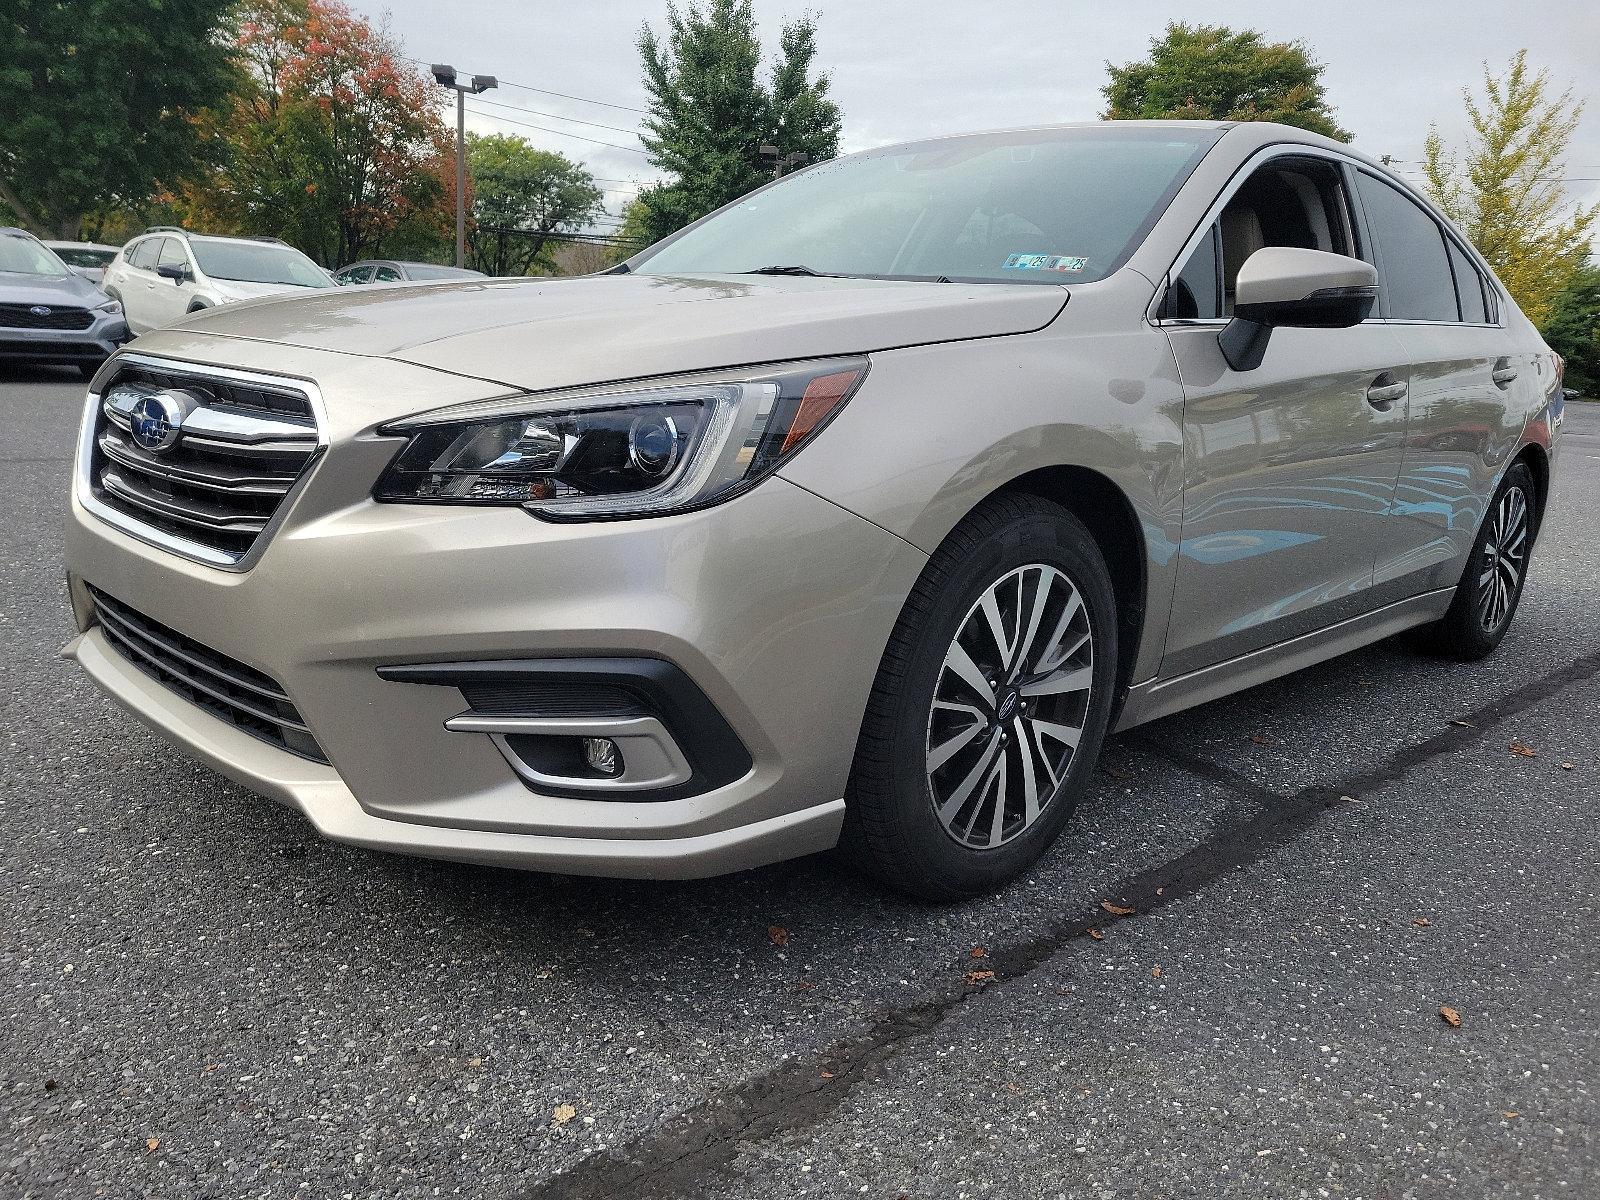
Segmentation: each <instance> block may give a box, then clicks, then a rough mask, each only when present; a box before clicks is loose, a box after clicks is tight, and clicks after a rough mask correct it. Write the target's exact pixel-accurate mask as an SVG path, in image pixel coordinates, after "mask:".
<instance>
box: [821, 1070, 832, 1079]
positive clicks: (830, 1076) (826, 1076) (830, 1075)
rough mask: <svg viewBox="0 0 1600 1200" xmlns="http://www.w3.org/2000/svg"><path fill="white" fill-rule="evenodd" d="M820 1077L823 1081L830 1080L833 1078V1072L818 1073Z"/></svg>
mask: <svg viewBox="0 0 1600 1200" xmlns="http://www.w3.org/2000/svg"><path fill="white" fill-rule="evenodd" d="M820 1076H821V1078H823V1079H832V1078H833V1072H832V1071H823V1072H821V1073H820Z"/></svg>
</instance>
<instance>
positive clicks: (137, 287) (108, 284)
mask: <svg viewBox="0 0 1600 1200" xmlns="http://www.w3.org/2000/svg"><path fill="white" fill-rule="evenodd" d="M102 286H103V287H104V288H105V290H106V292H107V294H109V295H111V296H113V297H115V298H116V299H118V300H120V301H122V305H123V308H124V309H125V310H126V312H127V315H128V328H130V329H131V330H133V332H134V333H145V332H146V331H148V330H151V329H159V328H160V327H161V326H163V325H171V324H173V323H175V322H177V321H181V320H183V318H184V317H186V316H188V315H189V314H190V313H194V312H199V311H200V310H201V309H203V308H215V307H217V306H218V305H222V304H229V303H232V302H233V301H236V300H254V299H256V298H257V297H260V296H276V295H280V294H282V293H284V292H300V291H310V290H311V289H313V288H330V287H333V286H334V284H333V277H332V276H331V275H329V274H328V272H326V271H324V270H323V269H322V268H321V267H319V266H317V264H316V263H314V262H312V261H311V260H310V259H309V258H307V257H306V256H305V255H304V254H302V253H300V251H298V250H296V249H295V248H294V247H293V246H291V245H289V244H288V243H287V242H284V241H280V240H279V239H278V238H250V237H220V236H215V235H210V234H199V233H189V232H188V231H187V230H183V229H177V228H173V227H168V226H157V227H156V228H154V229H148V230H146V231H145V232H144V233H143V234H142V235H140V236H139V237H136V238H134V239H133V240H132V241H130V242H129V243H128V244H127V245H126V246H124V247H123V248H122V249H121V250H120V251H118V252H117V257H116V258H115V260H113V261H112V263H111V265H110V266H109V267H107V268H106V274H105V280H104V282H103V284H102Z"/></svg>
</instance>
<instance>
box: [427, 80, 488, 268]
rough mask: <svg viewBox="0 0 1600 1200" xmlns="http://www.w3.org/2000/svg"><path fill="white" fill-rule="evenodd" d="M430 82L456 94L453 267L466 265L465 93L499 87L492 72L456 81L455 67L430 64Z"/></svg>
mask: <svg viewBox="0 0 1600 1200" xmlns="http://www.w3.org/2000/svg"><path fill="white" fill-rule="evenodd" d="M432 70H433V81H434V82H435V83H437V84H438V85H439V86H440V87H445V88H449V89H450V90H451V91H453V92H454V93H455V94H456V266H458V267H464V266H466V264H467V95H468V93H471V94H472V95H474V96H476V95H477V94H478V93H480V92H487V91H488V90H489V89H490V88H492V87H498V86H499V82H498V81H497V80H496V79H495V77H494V76H493V75H474V76H473V77H472V82H471V83H458V82H456V79H457V76H456V69H455V68H454V67H452V66H450V65H448V64H446V63H434V64H433V68H432Z"/></svg>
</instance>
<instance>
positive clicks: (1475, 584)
mask: <svg viewBox="0 0 1600 1200" xmlns="http://www.w3.org/2000/svg"><path fill="white" fill-rule="evenodd" d="M1537 503H1538V496H1537V493H1536V492H1535V491H1534V486H1533V475H1532V474H1531V473H1530V472H1529V470H1528V468H1527V467H1526V466H1524V465H1523V464H1522V463H1517V464H1515V465H1514V466H1512V468H1511V469H1510V470H1508V471H1507V472H1506V475H1505V478H1504V479H1503V480H1501V482H1500V487H1499V489H1498V490H1497V491H1496V492H1495V494H1494V498H1493V500H1491V501H1490V503H1489V511H1488V514H1487V515H1486V516H1485V517H1484V519H1483V526H1482V528H1480V529H1479V530H1478V537H1477V540H1476V541H1475V542H1474V543H1473V545H1472V553H1471V554H1469V555H1468V556H1467V567H1466V570H1465V571H1464V572H1463V573H1462V576H1461V582H1460V583H1459V584H1457V585H1456V595H1455V599H1454V600H1453V601H1452V602H1451V604H1450V609H1449V611H1448V612H1446V613H1445V615H1444V616H1443V617H1441V618H1440V619H1439V620H1437V621H1435V622H1434V623H1433V624H1431V625H1424V626H1423V627H1422V628H1420V629H1418V630H1416V631H1415V633H1413V634H1412V641H1413V643H1414V644H1415V645H1417V646H1418V647H1419V648H1420V649H1422V650H1425V651H1427V652H1428V653H1431V654H1437V655H1440V656H1442V657H1445V658H1454V659H1459V660H1461V661H1463V662H1471V661H1473V660H1475V659H1479V658H1484V657H1486V656H1487V655H1489V654H1492V653H1494V649H1495V647H1496V646H1498V645H1499V644H1500V642H1501V639H1503V638H1504V637H1505V635H1506V630H1508V629H1510V628H1511V618H1512V617H1513V616H1515V615H1516V611H1517V602H1518V601H1519V600H1520V599H1521V598H1522V585H1523V581H1524V580H1525V579H1526V578H1527V574H1528V554H1529V551H1531V550H1532V549H1533V537H1534V533H1535V530H1536V527H1537V513H1538V510H1537V507H1536V505H1537Z"/></svg>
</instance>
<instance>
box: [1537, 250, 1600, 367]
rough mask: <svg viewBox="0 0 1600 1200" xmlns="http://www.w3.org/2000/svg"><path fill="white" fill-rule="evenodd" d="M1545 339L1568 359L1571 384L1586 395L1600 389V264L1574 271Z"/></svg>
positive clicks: (1552, 311) (1555, 306)
mask: <svg viewBox="0 0 1600 1200" xmlns="http://www.w3.org/2000/svg"><path fill="white" fill-rule="evenodd" d="M1544 340H1545V341H1546V342H1548V343H1549V344H1550V349H1552V350H1554V351H1555V352H1556V353H1557V354H1559V355H1561V357H1562V358H1564V359H1566V360H1567V383H1568V384H1570V385H1571V386H1572V387H1575V388H1577V389H1578V390H1579V391H1581V392H1583V393H1584V394H1585V395H1588V396H1593V395H1595V394H1596V393H1597V392H1600V264H1596V263H1595V262H1593V261H1590V262H1586V263H1584V264H1583V266H1581V267H1579V268H1578V269H1577V270H1576V271H1574V272H1573V273H1572V278H1571V279H1569V280H1568V281H1567V286H1566V287H1564V288H1563V289H1562V290H1561V292H1560V294H1559V295H1557V296H1556V298H1555V303H1554V304H1552V305H1551V307H1550V319H1549V320H1548V321H1546V322H1545V325H1544Z"/></svg>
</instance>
